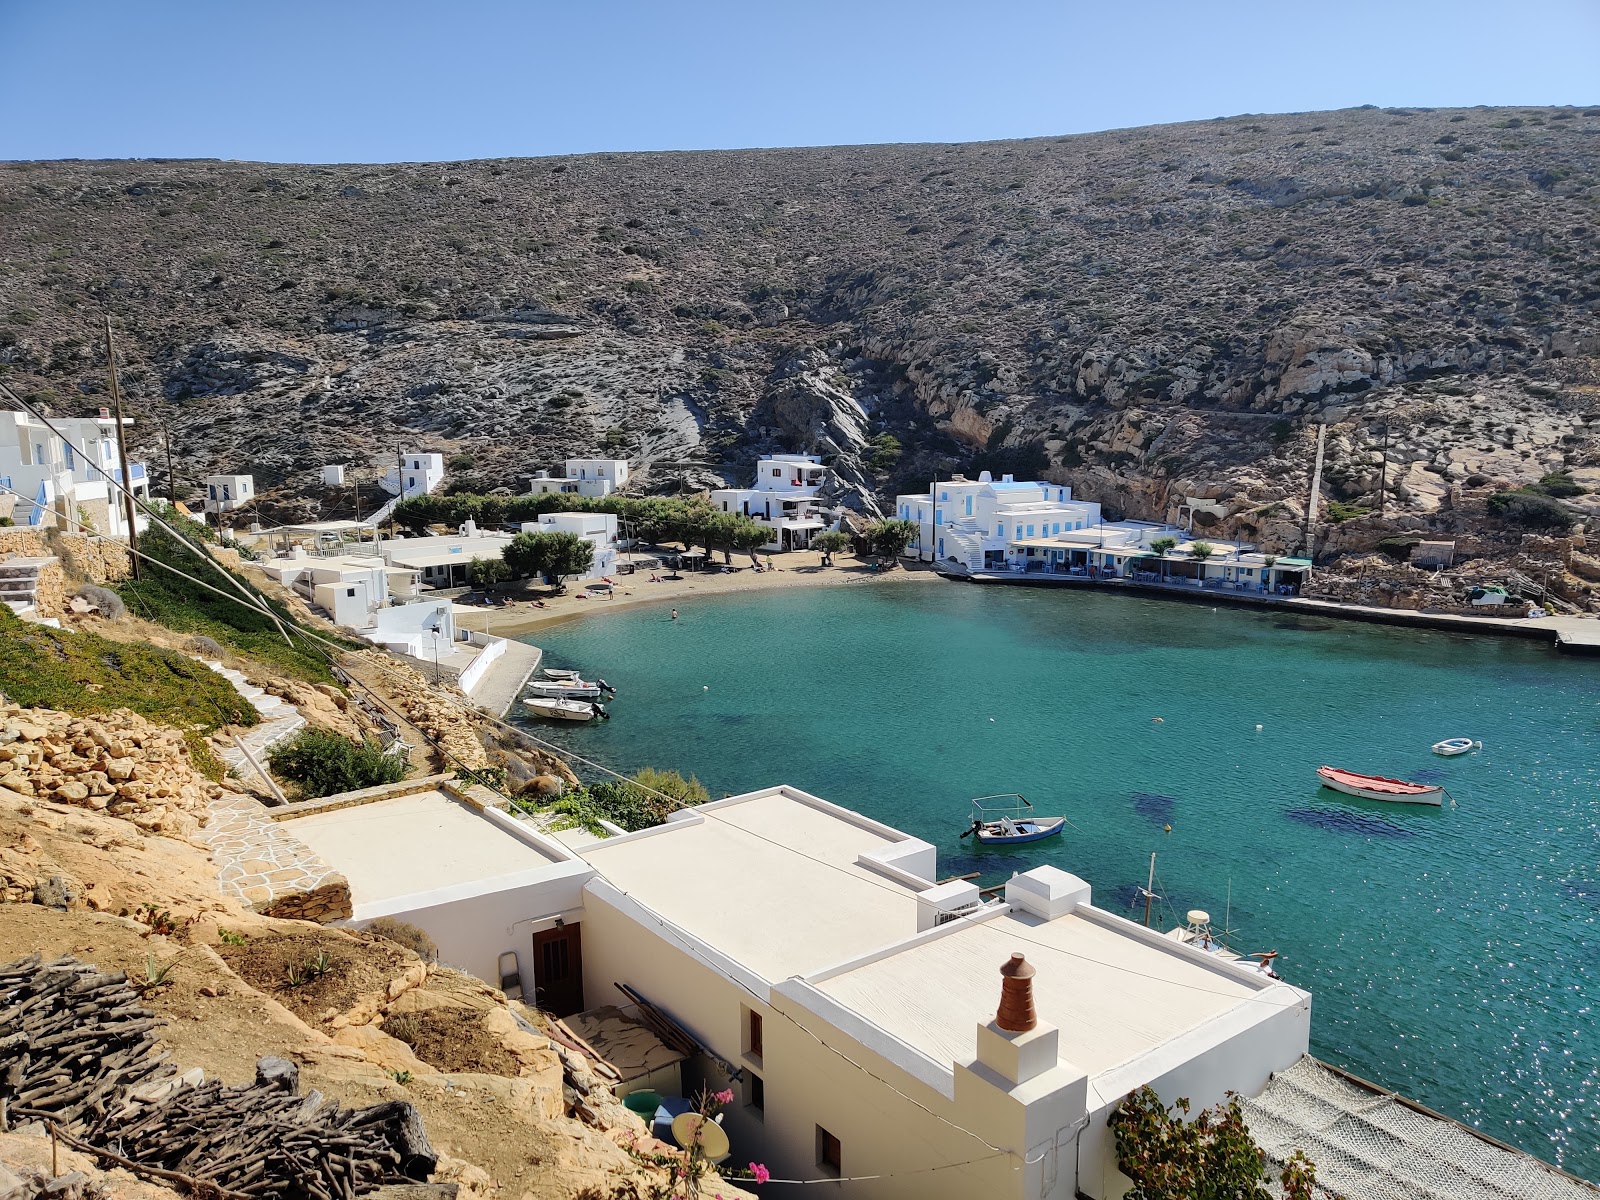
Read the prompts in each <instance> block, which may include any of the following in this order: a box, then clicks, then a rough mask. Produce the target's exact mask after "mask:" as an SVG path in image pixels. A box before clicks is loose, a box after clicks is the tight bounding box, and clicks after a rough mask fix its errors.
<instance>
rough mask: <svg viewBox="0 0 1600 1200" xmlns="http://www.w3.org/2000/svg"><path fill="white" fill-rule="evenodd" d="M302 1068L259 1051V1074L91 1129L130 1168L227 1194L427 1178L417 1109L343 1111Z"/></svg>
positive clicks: (430, 1160) (302, 1193) (364, 1189)
mask: <svg viewBox="0 0 1600 1200" xmlns="http://www.w3.org/2000/svg"><path fill="white" fill-rule="evenodd" d="M298 1091H299V1079H298V1072H297V1071H296V1070H295V1068H294V1066H293V1064H291V1063H288V1062H285V1061H284V1060H282V1059H271V1058H266V1059H262V1060H261V1062H260V1063H259V1064H258V1066H257V1069H256V1081H255V1082H254V1083H252V1084H248V1085H246V1086H244V1087H237V1088H229V1087H224V1086H223V1085H222V1082H221V1081H220V1080H212V1081H211V1082H209V1083H205V1084H202V1085H201V1086H199V1087H192V1088H183V1089H181V1090H179V1091H177V1092H176V1093H174V1094H173V1095H172V1096H170V1097H168V1098H166V1099H164V1100H161V1101H158V1102H153V1103H143V1102H139V1101H135V1102H133V1103H132V1104H130V1105H129V1106H127V1107H126V1108H124V1109H122V1110H121V1111H120V1112H118V1113H115V1114H112V1115H111V1116H108V1117H107V1118H106V1119H105V1120H103V1121H102V1122H100V1123H99V1125H97V1126H96V1127H95V1128H94V1129H93V1130H91V1131H90V1133H89V1135H88V1140H89V1141H90V1142H92V1143H94V1144H95V1145H98V1146H103V1147H106V1148H109V1149H112V1150H113V1151H115V1152H116V1153H118V1154H119V1155H120V1156H121V1157H122V1158H123V1159H124V1160H126V1162H127V1165H128V1167H129V1169H130V1170H133V1171H135V1172H138V1171H139V1170H140V1169H141V1168H145V1169H149V1168H155V1170H154V1171H150V1174H151V1175H153V1176H154V1177H156V1178H162V1179H173V1178H175V1177H176V1176H182V1177H185V1178H186V1179H188V1180H194V1181H196V1182H198V1183H202V1184H207V1185H210V1186H211V1187H213V1188H216V1189H219V1190H220V1191H222V1192H224V1193H227V1194H230V1195H232V1196H236V1197H238V1196H249V1197H253V1198H259V1200H265V1198H267V1197H271V1198H273V1200H352V1198H353V1197H355V1196H360V1195H365V1194H366V1193H368V1192H373V1191H376V1190H377V1189H378V1188H380V1187H383V1186H384V1185H385V1184H393V1183H411V1182H421V1181H425V1180H426V1179H427V1178H428V1176H430V1175H431V1174H432V1173H433V1168H434V1165H435V1163H436V1162H437V1156H436V1155H435V1154H434V1152H433V1150H432V1148H431V1147H430V1146H429V1144H428V1139H427V1135H426V1134H425V1133H424V1132H423V1129H422V1123H421V1120H420V1118H419V1117H418V1116H417V1112H416V1109H415V1108H413V1107H412V1106H411V1105H410V1104H407V1103H404V1102H403V1101H393V1102H390V1103H388V1104H379V1105H375V1106H373V1107H372V1108H365V1109H355V1110H349V1109H343V1108H341V1107H340V1106H339V1105H338V1104H336V1103H334V1102H332V1101H327V1100H324V1099H323V1097H322V1095H321V1094H320V1093H319V1092H317V1091H315V1090H313V1091H310V1092H307V1093H306V1094H305V1095H304V1096H301V1095H298V1094H297V1093H298Z"/></svg>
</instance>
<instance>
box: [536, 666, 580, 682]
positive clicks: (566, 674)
mask: <svg viewBox="0 0 1600 1200" xmlns="http://www.w3.org/2000/svg"><path fill="white" fill-rule="evenodd" d="M544 673H545V675H546V676H548V677H549V678H551V679H577V678H578V676H579V672H577V671H563V670H561V669H559V668H557V667H546V668H545V669H544Z"/></svg>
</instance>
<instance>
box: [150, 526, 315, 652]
mask: <svg viewBox="0 0 1600 1200" xmlns="http://www.w3.org/2000/svg"><path fill="white" fill-rule="evenodd" d="M161 519H162V520H164V521H166V522H167V523H168V524H169V525H172V526H173V527H174V528H175V529H177V530H178V531H179V532H181V533H182V534H183V536H184V537H185V538H186V539H188V540H189V541H190V542H195V543H199V542H205V541H212V540H214V537H213V535H212V534H211V531H210V530H208V529H207V528H206V527H205V526H204V525H202V524H200V523H199V522H198V521H191V520H188V519H186V518H184V517H182V516H179V515H178V514H177V513H175V512H173V511H172V509H171V508H170V507H168V508H166V510H165V511H164V512H162V513H161ZM139 549H140V551H141V552H142V553H144V554H147V555H149V556H150V557H152V558H155V559H157V560H158V561H160V562H162V563H165V564H166V565H167V566H169V567H175V568H177V569H178V570H179V571H182V572H184V573H185V574H186V575H192V576H193V577H194V578H195V579H198V580H202V581H204V582H205V583H207V584H209V585H210V586H211V587H214V588H217V589H219V590H221V591H223V592H227V593H230V594H231V595H232V596H237V597H238V598H237V599H233V598H230V596H227V595H223V596H219V595H217V593H216V592H211V591H207V590H206V589H205V588H204V587H201V586H200V585H199V584H197V583H192V582H190V581H189V580H187V579H184V578H182V577H181V576H178V575H174V574H173V573H172V572H171V571H168V570H163V569H162V568H161V567H159V566H155V565H153V564H151V563H145V564H144V567H143V570H142V572H141V573H142V574H143V576H144V578H143V579H141V580H139V581H138V582H134V581H133V580H129V581H127V582H126V583H123V584H121V585H120V586H119V588H118V591H119V592H120V593H121V595H122V598H123V600H124V601H125V602H126V603H127V605H128V609H129V611H131V612H132V613H134V614H135V615H136V616H140V617H144V618H145V619H146V620H149V621H154V622H155V623H156V624H158V625H164V626H166V627H167V628H168V629H173V630H176V631H177V632H179V633H192V634H199V635H203V636H205V637H209V638H211V639H212V640H214V641H216V642H218V643H219V644H221V645H223V646H226V647H227V648H229V649H231V650H234V651H236V652H237V653H239V654H242V655H244V656H246V657H247V658H253V659H256V660H258V661H260V662H262V663H265V664H267V665H270V666H272V667H275V668H277V669H278V670H281V671H282V672H284V674H286V675H293V676H295V677H296V678H298V679H305V680H309V681H310V682H312V683H333V682H335V681H334V676H333V671H332V669H331V667H330V666H329V664H328V660H327V658H326V657H325V656H324V655H323V654H322V653H321V652H320V651H319V650H318V649H317V644H316V643H314V642H312V640H311V638H310V637H309V636H308V635H307V631H306V630H304V629H303V628H302V627H301V626H300V625H299V624H298V623H297V622H296V621H295V619H294V617H293V616H291V615H290V613H289V610H288V609H286V608H285V607H284V606H283V605H281V604H279V603H277V602H276V601H274V600H269V599H267V598H266V597H265V596H263V595H262V594H261V593H260V592H259V591H257V590H256V589H255V588H253V587H250V585H249V584H247V583H245V581H244V580H243V579H240V577H239V576H238V575H236V574H234V573H233V572H231V571H230V572H226V573H227V574H228V575H230V576H232V578H233V580H234V581H235V582H236V583H238V584H240V585H242V586H243V587H245V588H246V589H247V590H248V591H249V593H250V594H251V595H253V596H255V597H256V598H257V600H258V601H259V602H260V603H262V604H264V605H266V606H267V608H269V609H271V610H272V611H273V612H274V613H276V614H277V616H278V620H279V621H281V622H282V623H283V626H284V628H285V629H287V630H288V631H289V633H290V634H291V635H297V636H294V644H293V645H290V644H289V643H288V642H286V641H285V640H284V637H283V634H282V633H280V632H279V631H278V627H277V625H275V624H273V622H272V621H271V620H269V619H268V617H267V615H266V614H265V613H263V612H260V611H258V610H256V609H253V608H251V607H250V606H249V604H248V603H247V602H246V601H245V599H244V597H243V596H241V595H239V594H238V592H237V590H236V589H235V588H234V586H233V585H232V584H230V583H229V582H228V581H227V580H226V579H224V578H223V574H224V571H223V569H222V568H221V567H220V566H219V565H218V564H217V563H214V562H211V561H209V560H202V559H201V557H200V556H199V555H198V554H196V553H194V552H193V551H192V550H189V549H187V548H186V547H185V546H183V545H182V544H181V543H179V542H178V540H177V539H176V538H174V537H173V536H172V535H171V534H169V533H167V532H166V531H165V530H163V529H159V528H157V527H156V526H154V525H152V526H151V527H150V529H149V530H148V531H147V532H145V533H143V534H141V535H140V537H139Z"/></svg>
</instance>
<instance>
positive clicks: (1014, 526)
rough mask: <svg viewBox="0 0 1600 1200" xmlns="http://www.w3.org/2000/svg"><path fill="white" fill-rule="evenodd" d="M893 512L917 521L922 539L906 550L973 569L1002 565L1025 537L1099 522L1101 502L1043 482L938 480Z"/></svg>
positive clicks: (898, 500) (900, 500) (899, 501)
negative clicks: (931, 488) (932, 486)
mask: <svg viewBox="0 0 1600 1200" xmlns="http://www.w3.org/2000/svg"><path fill="white" fill-rule="evenodd" d="M895 515H896V516H897V517H899V518H900V519H902V520H907V521H915V522H917V526H918V529H919V530H920V537H919V542H918V544H917V545H914V546H913V547H911V548H910V549H909V550H908V551H907V553H908V554H913V555H917V556H919V557H920V558H921V559H923V560H925V561H934V560H937V561H939V562H950V561H954V562H955V563H957V564H959V565H960V566H963V567H965V568H967V569H969V570H974V571H981V570H993V569H995V568H999V567H1004V566H1005V565H1006V564H1007V562H1008V561H1010V560H1011V559H1012V558H1014V557H1015V554H1014V547H1015V546H1016V545H1017V544H1018V543H1020V542H1022V541H1023V540H1024V539H1027V538H1035V537H1050V536H1053V535H1055V534H1059V533H1062V532H1067V533H1071V532H1073V531H1075V530H1082V529H1086V528H1088V527H1090V526H1093V525H1097V524H1099V523H1100V519H1101V518H1100V505H1099V504H1097V503H1094V502H1090V501H1082V500H1074V499H1073V498H1072V489H1071V488H1070V487H1067V486H1065V485H1063V484H1058V483H1045V482H1044V481H1042V480H1031V481H1018V480H1015V479H1013V478H1012V477H1011V476H1010V475H1004V476H1002V477H1001V478H1000V479H998V480H996V479H994V478H993V477H992V476H991V475H990V474H989V472H988V471H984V472H982V473H981V474H979V476H978V478H977V479H966V478H963V477H962V476H959V475H958V476H956V477H955V478H954V479H945V480H940V481H938V483H937V484H936V485H935V487H934V490H933V491H932V492H924V493H921V494H916V493H912V494H909V495H902V496H896V497H895Z"/></svg>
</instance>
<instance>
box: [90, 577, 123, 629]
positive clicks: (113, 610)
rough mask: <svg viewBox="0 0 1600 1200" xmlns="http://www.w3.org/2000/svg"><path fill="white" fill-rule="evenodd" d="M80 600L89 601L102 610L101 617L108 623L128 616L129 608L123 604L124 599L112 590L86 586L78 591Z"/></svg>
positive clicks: (96, 585)
mask: <svg viewBox="0 0 1600 1200" xmlns="http://www.w3.org/2000/svg"><path fill="white" fill-rule="evenodd" d="M78 599H80V600H87V601H88V602H89V603H90V604H92V605H94V606H95V607H96V608H97V609H99V610H100V615H101V616H102V617H104V618H105V619H106V620H108V621H120V620H122V618H123V617H125V616H127V615H128V606H127V605H126V604H124V603H123V602H122V597H121V596H119V595H117V594H116V593H115V592H113V591H112V590H111V589H110V588H103V587H100V586H99V585H98V584H93V583H86V584H84V585H83V586H82V587H81V588H79V589H78Z"/></svg>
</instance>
